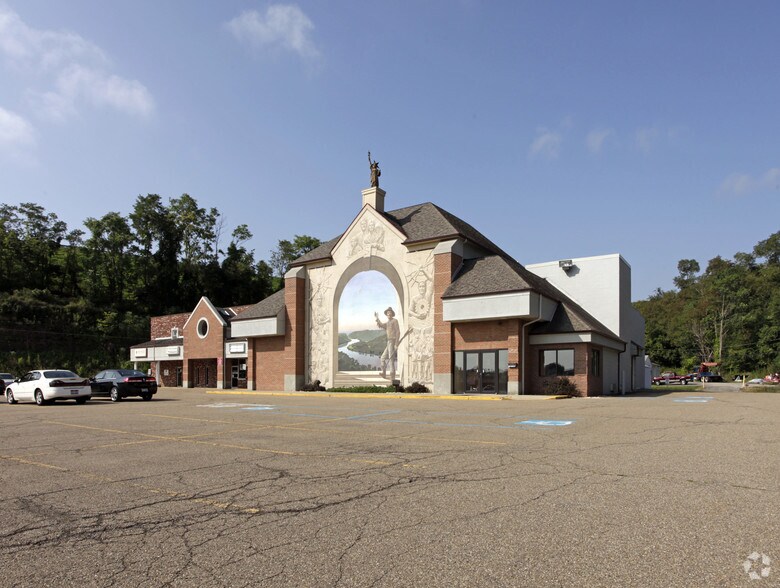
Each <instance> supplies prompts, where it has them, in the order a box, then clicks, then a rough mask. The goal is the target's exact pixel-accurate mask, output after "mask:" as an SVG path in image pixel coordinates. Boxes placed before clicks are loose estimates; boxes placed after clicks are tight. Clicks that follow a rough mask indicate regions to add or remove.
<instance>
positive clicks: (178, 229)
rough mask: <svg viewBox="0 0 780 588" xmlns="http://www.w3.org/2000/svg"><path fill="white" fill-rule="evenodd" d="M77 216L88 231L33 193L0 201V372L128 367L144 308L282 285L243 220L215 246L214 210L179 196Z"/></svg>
mask: <svg viewBox="0 0 780 588" xmlns="http://www.w3.org/2000/svg"><path fill="white" fill-rule="evenodd" d="M84 225H85V227H86V228H87V234H85V233H84V231H81V230H78V229H77V230H72V231H68V227H67V225H66V224H65V223H64V222H62V221H60V220H59V219H58V218H57V215H56V214H54V213H48V212H46V211H45V210H44V209H43V208H42V207H41V206H38V205H36V204H34V203H22V204H19V205H18V206H12V205H8V204H0V370H4V371H5V370H8V371H10V372H11V373H14V374H18V375H21V373H23V372H25V371H27V370H29V369H32V368H40V367H50V366H57V367H63V368H67V369H71V370H74V371H76V372H77V373H79V374H80V375H91V374H92V373H94V372H97V371H98V370H99V369H104V368H106V367H109V366H110V367H117V366H118V367H125V366H129V365H131V363H130V362H129V361H128V359H127V358H128V357H129V347H130V346H131V345H134V344H136V343H139V342H142V341H145V340H147V339H148V337H149V317H150V316H157V315H162V314H169V313H177V312H187V311H190V310H192V308H193V307H194V306H195V304H196V303H197V301H198V300H199V299H200V297H201V296H204V295H205V296H208V297H209V298H210V299H211V300H212V302H214V303H215V304H216V305H218V306H234V305H238V304H252V303H254V302H258V301H259V300H262V299H263V298H266V297H267V296H269V295H270V294H272V293H273V292H274V291H275V290H276V289H278V288H280V287H283V285H284V284H283V281H282V280H281V279H279V280H277V282H276V283H274V279H273V275H272V274H273V270H272V269H271V266H270V265H269V264H268V263H266V262H265V261H262V260H261V261H256V260H255V257H254V251H252V250H249V249H247V248H246V246H245V244H246V242H247V241H248V240H249V239H251V238H252V233H251V231H250V230H249V227H248V226H247V225H245V224H242V225H239V226H237V227H236V228H235V229H234V230H233V232H232V235H231V237H232V239H231V241H230V243H229V245H228V247H227V251H226V252H223V251H222V250H221V249H220V238H221V236H222V232H223V219H222V217H221V215H220V213H219V211H218V210H217V209H216V208H210V209H206V208H203V207H201V206H200V205H199V204H198V202H197V201H196V200H195V198H193V197H191V196H189V195H188V194H183V195H182V196H181V197H179V198H173V199H171V200H170V201H169V203H168V204H166V203H164V202H163V200H162V198H161V197H160V196H158V195H156V194H147V195H146V196H138V197H137V198H136V201H135V203H134V204H133V208H132V212H131V213H130V214H129V215H127V216H123V215H122V214H121V213H119V212H109V213H107V214H105V215H103V216H102V217H100V218H88V219H86V220H85V222H84ZM318 244H319V240H317V239H315V238H314V237H309V236H306V235H303V236H301V235H297V236H296V237H295V240H294V241H293V242H292V243H291V245H292V247H293V249H294V251H293V254H295V253H296V252H297V251H303V252H305V250H308V248H313V247H315V246H317V245H318ZM296 248H297V249H296ZM296 256H297V255H296Z"/></svg>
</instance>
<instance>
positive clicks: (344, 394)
mask: <svg viewBox="0 0 780 588" xmlns="http://www.w3.org/2000/svg"><path fill="white" fill-rule="evenodd" d="M206 394H218V395H223V396H302V397H306V398H385V399H387V400H459V401H464V400H467V401H482V402H484V401H489V402H496V401H497V402H501V401H505V400H510V401H511V400H521V399H525V400H558V399H561V398H567V397H566V396H537V395H534V394H527V395H512V396H460V395H456V394H393V393H392V392H387V393H384V394H373V393H371V392H256V391H232V390H207V391H206Z"/></svg>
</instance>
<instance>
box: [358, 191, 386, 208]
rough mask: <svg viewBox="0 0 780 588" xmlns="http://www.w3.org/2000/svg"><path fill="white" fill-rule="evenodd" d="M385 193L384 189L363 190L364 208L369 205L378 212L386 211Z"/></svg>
mask: <svg viewBox="0 0 780 588" xmlns="http://www.w3.org/2000/svg"><path fill="white" fill-rule="evenodd" d="M385 194H387V192H385V191H384V190H383V189H382V188H379V187H377V188H366V189H365V190H363V206H365V205H366V204H368V205H369V206H370V207H371V208H373V209H374V210H376V211H377V212H384V211H385Z"/></svg>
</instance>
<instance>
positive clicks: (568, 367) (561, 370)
mask: <svg viewBox="0 0 780 588" xmlns="http://www.w3.org/2000/svg"><path fill="white" fill-rule="evenodd" d="M539 354H540V356H541V357H540V362H539V365H540V366H541V370H540V375H542V376H545V377H550V376H573V375H574V349H545V350H543V351H540V352H539Z"/></svg>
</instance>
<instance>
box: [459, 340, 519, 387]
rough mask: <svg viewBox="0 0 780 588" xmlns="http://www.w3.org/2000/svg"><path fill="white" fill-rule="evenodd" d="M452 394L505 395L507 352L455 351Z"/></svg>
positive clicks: (499, 350) (504, 350)
mask: <svg viewBox="0 0 780 588" xmlns="http://www.w3.org/2000/svg"><path fill="white" fill-rule="evenodd" d="M454 355H455V357H454V360H455V365H454V368H455V370H454V392H455V393H456V394H457V393H466V394H482V393H484V394H506V392H507V357H508V355H507V350H506V349H498V350H489V351H456V352H455V354H454Z"/></svg>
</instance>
